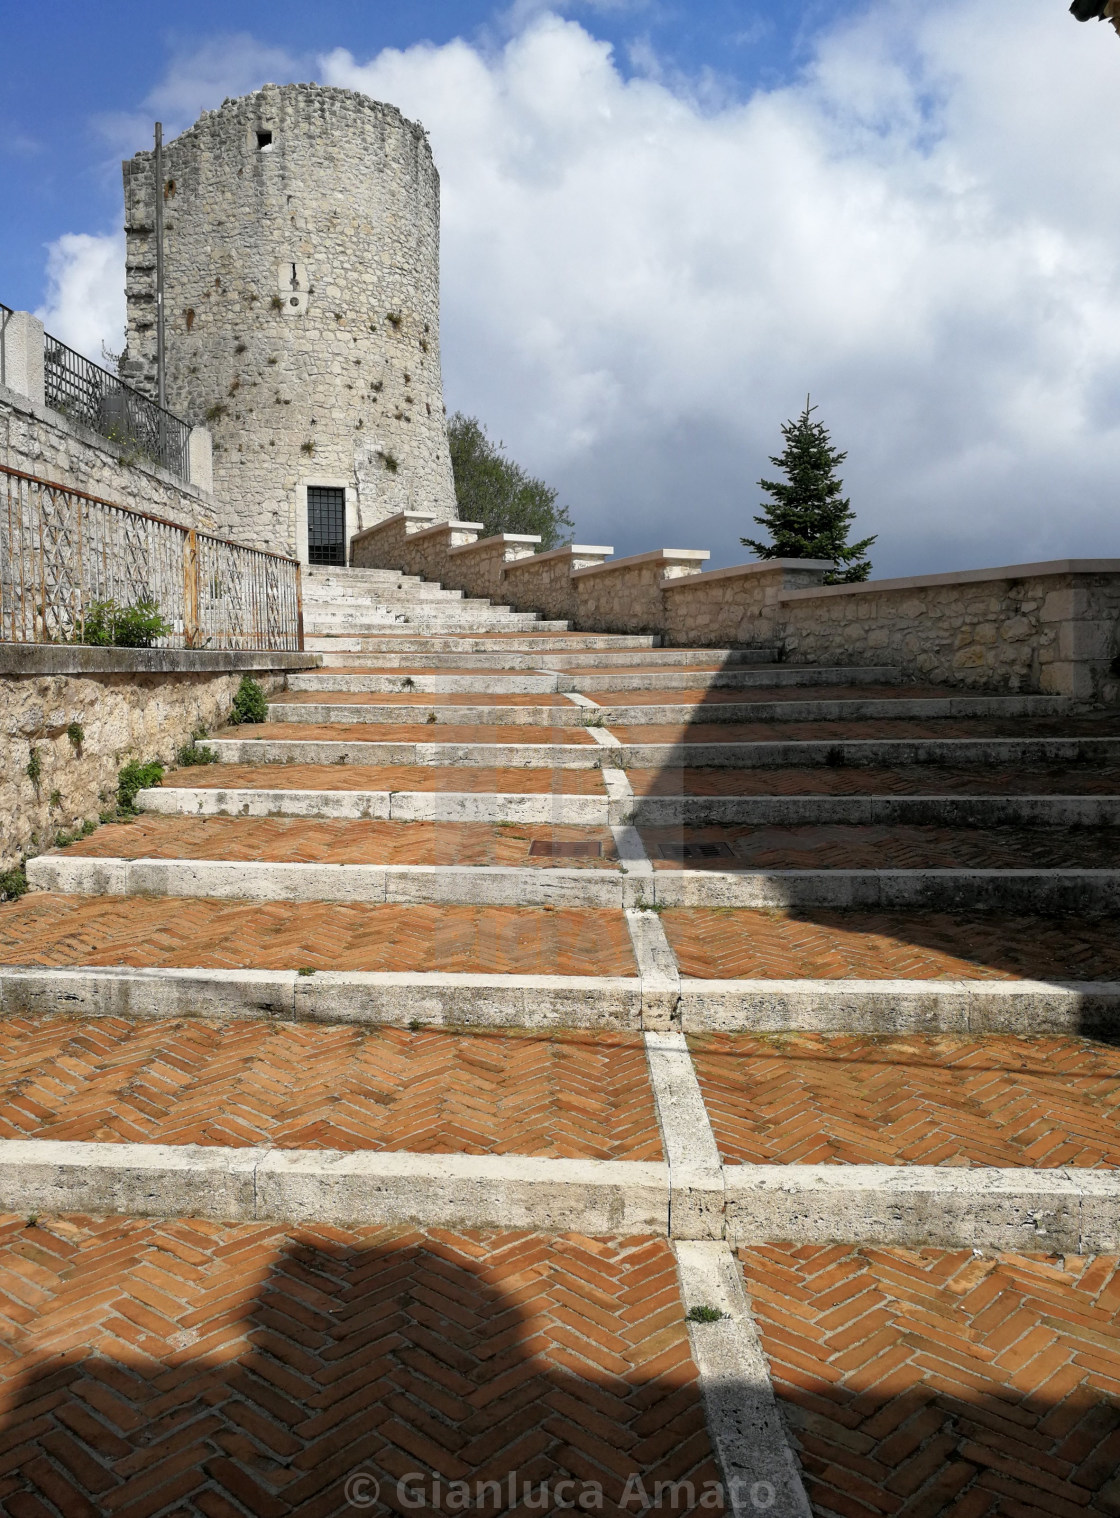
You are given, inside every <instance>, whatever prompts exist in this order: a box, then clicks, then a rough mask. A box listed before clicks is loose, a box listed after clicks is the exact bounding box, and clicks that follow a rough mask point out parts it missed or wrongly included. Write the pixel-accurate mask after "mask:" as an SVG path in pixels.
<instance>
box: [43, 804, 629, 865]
mask: <svg viewBox="0 0 1120 1518" xmlns="http://www.w3.org/2000/svg"><path fill="white" fill-rule="evenodd" d="M536 841H541V842H545V843H547V842H553V843H593V844H594V843H597V844H599V846H600V849H601V854H600V855H599V856H596V857H594V858H582V859H580V858H573V859H569V858H556V859H554V858H551V857H549V856H548V855H542V854H530V852H529V850H530V848H531V847H532V845H533V843H534V842H536ZM65 853H66V854H68V855H74V854H81V855H87V856H90V857H95V858H124V859H141V858H149V859H224V860H269V861H275V862H285V861H290V862H293V863H302V864H403V865H408V864H423V865H433V864H434V865H471V866H481V865H505V866H512V865H517V866H525V867H528V866H532V867H533V868H540V869H548V868H560V867H562V868H565V869H579V868H581V867H587V866H590V867H592V868H595V867H599V868H603V867H606V868H610V867H611V866H614V865H617V863H618V852H617V850H616V848H615V842H614V838H613V836H612V834H611V832H610V829H609V828H582V827H569V826H556V827H553V826H549V825H547V824H544V823H541V824H528V823H488V822H374V821H369V820H366V819H359V818H346V819H342V818H312V817H176V816H167V817H164V816H159V815H155V814H153V815H149V816H141V817H138V818H136V819H135V820H134V821H132V822H128V823H120V824H116V825H114V826H110V827H102V828H98V829H97V831H96V832H95V833H92V834H91V835H90V837H88V838H83V839H80V840H79V841H78V842H77V843H73V844H71V845H70V847H69V848H68V849H66V850H65Z"/></svg>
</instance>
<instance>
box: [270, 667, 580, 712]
mask: <svg viewBox="0 0 1120 1518" xmlns="http://www.w3.org/2000/svg"><path fill="white" fill-rule="evenodd" d="M393 673H394V674H395V673H396V671H395V670H394V671H393ZM271 704H273V705H275V706H278V707H280V708H281V710H280V711H279V712H278V713H277V715H278V716H281V717H282V716H283V710H282V708H283V707H285V706H431V707H436V706H479V705H482V706H554V707H557V708H558V709H560V710H563V711H567V712H570V711H571V710H572V703H571V702H570V701H569V700H568V698H567V697H566V696H558V695H556V694H555V693H554V692H552V691H531V692H528V693H526V692H521V693H516V692H505V693H502V694H499V695H494V694H491V693H490V692H488V691H445V692H442V693H439V692H433V691H378V692H369V691H345V690H323V691H316V690H286V691H278V692H277V694H276V695H275V696H273V697H272V698H271Z"/></svg>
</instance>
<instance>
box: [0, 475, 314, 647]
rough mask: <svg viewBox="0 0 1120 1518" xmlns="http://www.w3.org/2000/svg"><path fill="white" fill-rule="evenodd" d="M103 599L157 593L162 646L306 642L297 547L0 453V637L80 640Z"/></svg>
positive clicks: (128, 601) (147, 597) (149, 597)
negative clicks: (250, 541)
mask: <svg viewBox="0 0 1120 1518" xmlns="http://www.w3.org/2000/svg"><path fill="white" fill-rule="evenodd" d="M110 600H111V601H115V602H116V603H117V604H118V605H120V606H134V605H135V604H136V603H137V602H138V601H154V602H155V603H156V604H157V605H158V607H159V610H160V614H161V615H162V617H163V619H164V621H165V622H168V623H170V624H171V627H172V632H171V633H170V635H169V636H168V637H166V638H163V639H161V644H162V646H164V647H168V648H262V649H272V650H298V649H300V648H302V647H303V612H302V601H301V592H300V567H299V563H298V561H297V560H296V559H289V558H285V557H283V556H282V555H280V554H275V553H268V552H267V551H265V550H264V549H260V548H248V547H246V546H245V545H244V544H242V543H231V542H229V541H228V540H227V539H225V538H216V537H213V536H212V535H211V534H210V533H206V532H196V531H194V530H193V529H191V528H188V527H183V526H181V525H180V524H179V523H177V522H168V521H165V520H164V519H163V518H162V517H154V516H149V515H147V514H146V513H144V512H141V511H131V510H129V508H128V507H126V506H118V505H115V504H114V503H113V502H112V501H103V500H99V499H98V497H96V496H91V495H86V494H85V493H84V492H83V491H80V490H72V489H70V487H69V486H66V485H58V484H54V483H51V482H50V481H47V480H40V479H36V478H35V477H34V476H33V475H29V474H23V473H21V472H20V471H19V470H16V469H8V468H6V467H5V466H3V465H0V640H2V641H4V642H8V643H80V642H82V638H83V633H84V630H85V620H86V617H87V616H88V615H89V613H90V609H91V608H92V607H93V605H94V604H95V603H96V602H98V601H110Z"/></svg>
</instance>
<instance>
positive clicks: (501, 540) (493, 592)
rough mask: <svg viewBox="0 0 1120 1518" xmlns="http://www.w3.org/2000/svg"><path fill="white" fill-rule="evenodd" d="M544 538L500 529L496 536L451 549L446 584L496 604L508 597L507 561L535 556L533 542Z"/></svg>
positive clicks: (446, 570)
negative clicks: (483, 597)
mask: <svg viewBox="0 0 1120 1518" xmlns="http://www.w3.org/2000/svg"><path fill="white" fill-rule="evenodd" d="M539 542H540V538H535V537H530V536H529V535H528V534H527V533H519V532H516V533H515V532H500V533H497V534H496V535H495V536H494V537H492V538H479V539H478V540H477V541H476V542H474V543H462V544H460V545H459V546H457V547H453V548H449V549H448V550H447V560H446V567H445V569H444V571H443V575H444V579H443V583H444V585H447V586H449V587H450V589H452V590H461V591H463V593H464V594H465V595H468V596H485V597H486V599H487V600H489V601H493V602H494V603H495V604H496V605H500V604H502V603H503V602H504V601H505V599H506V584H505V570H506V567H507V565H509V564H515V563H519V562H520V561H521V560H522V559H532V558H534V557H535V555H534V553H533V545H534V544H535V543H539Z"/></svg>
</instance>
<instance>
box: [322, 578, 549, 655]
mask: <svg viewBox="0 0 1120 1518" xmlns="http://www.w3.org/2000/svg"><path fill="white" fill-rule="evenodd" d="M303 621H304V633H305V639H306V646H307V647H308V648H309V649H314V650H320V649H321V650H323V651H324V652H326V651H338V650H348V651H349V650H356V649H362V648H366V647H368V646H369V643H370V639H371V638H376V636H377V635H378V634H380V633H384V632H387V631H394V632H397V631H407V632H410V633H416V634H420V635H422V636H423V635H431V634H437V635H438V634H444V635H454V634H459V635H470V634H481V635H482V636H487V635H500V634H502V633H506V634H509V633H527V632H537V633H550V632H566V631H567V626H568V624H567V623H566V622H546V621H542V620H541V618H540V617H538V616H537V614H536V613H535V612H514V611H511V609H510V608H509V607H508V606H494V605H492V604H491V602H489V601H486V600H482V599H479V598H477V597H467V596H464V595H463V592H462V591H461V590H447V589H445V588H444V587H443V586H442V585H435V584H432V583H430V582H429V581H425V580H422V579H421V578H420V576H419V575H406V574H398V573H397V572H396V571H395V570H390V569H315V568H311V569H307V570H305V571H304V575H303Z"/></svg>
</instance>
